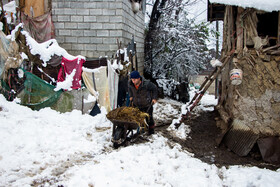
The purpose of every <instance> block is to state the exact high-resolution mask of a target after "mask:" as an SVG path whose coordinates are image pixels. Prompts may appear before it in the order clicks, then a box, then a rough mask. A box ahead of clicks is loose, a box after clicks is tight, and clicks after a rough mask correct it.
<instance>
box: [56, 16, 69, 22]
mask: <svg viewBox="0 0 280 187" xmlns="http://www.w3.org/2000/svg"><path fill="white" fill-rule="evenodd" d="M57 21H58V22H65V21H70V16H57Z"/></svg>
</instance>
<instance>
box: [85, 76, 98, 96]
mask: <svg viewBox="0 0 280 187" xmlns="http://www.w3.org/2000/svg"><path fill="white" fill-rule="evenodd" d="M82 77H83V80H84V83H85V85H86V87H87V89H88V90H89V92H90V93H91V94H92V95H93V96H94V97H96V98H98V93H97V92H96V91H97V90H96V85H95V79H94V72H86V71H83V73H82Z"/></svg>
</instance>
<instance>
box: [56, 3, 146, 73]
mask: <svg viewBox="0 0 280 187" xmlns="http://www.w3.org/2000/svg"><path fill="white" fill-rule="evenodd" d="M52 19H53V23H54V25H55V34H56V39H57V41H58V43H59V44H60V46H61V47H63V48H65V49H66V50H67V51H68V53H70V54H72V55H83V56H86V57H88V58H98V57H100V56H103V57H104V56H108V57H112V55H113V54H114V53H115V52H116V50H117V49H118V45H117V39H118V40H119V42H121V43H122V48H123V47H125V46H127V44H128V43H129V42H130V41H131V39H132V37H133V36H134V40H135V42H136V47H137V48H136V50H137V59H138V69H139V71H141V72H142V71H143V62H144V13H143V12H142V11H139V12H138V13H136V14H134V13H133V11H132V8H131V3H130V1H129V0H67V1H66V0H65V1H64V0H63V1H61V0H52Z"/></svg>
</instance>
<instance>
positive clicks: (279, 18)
mask: <svg viewBox="0 0 280 187" xmlns="http://www.w3.org/2000/svg"><path fill="white" fill-rule="evenodd" d="M277 38H278V39H277V41H278V42H277V44H280V11H279V12H278V36H277Z"/></svg>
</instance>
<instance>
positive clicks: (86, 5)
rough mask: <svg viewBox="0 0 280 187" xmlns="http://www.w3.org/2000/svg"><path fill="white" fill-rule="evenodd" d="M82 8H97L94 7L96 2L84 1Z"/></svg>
mask: <svg viewBox="0 0 280 187" xmlns="http://www.w3.org/2000/svg"><path fill="white" fill-rule="evenodd" d="M84 8H91V9H92V8H97V7H96V2H87V3H84Z"/></svg>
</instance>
